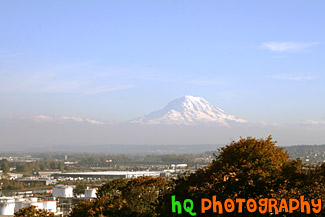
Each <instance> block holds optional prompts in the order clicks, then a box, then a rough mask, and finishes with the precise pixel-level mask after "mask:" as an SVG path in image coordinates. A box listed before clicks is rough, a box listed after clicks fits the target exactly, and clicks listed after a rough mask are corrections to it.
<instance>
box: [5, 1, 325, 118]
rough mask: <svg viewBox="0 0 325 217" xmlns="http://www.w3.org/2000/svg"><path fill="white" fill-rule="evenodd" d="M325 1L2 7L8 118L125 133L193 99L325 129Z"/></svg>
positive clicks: (12, 3) (75, 3)
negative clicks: (75, 119)
mask: <svg viewBox="0 0 325 217" xmlns="http://www.w3.org/2000/svg"><path fill="white" fill-rule="evenodd" d="M324 6H325V3H324V1H299V0H294V1H279V0H278V1H277V0H274V1H191V0H186V1H184V0H183V1H98V0H97V1H96V0H95V1H81V0H78V1H72V0H71V1H65V0H64V1H59V0H57V1H12V0H3V1H1V2H0V28H1V34H0V105H1V110H0V118H8V117H17V116H19V117H29V116H34V115H40V114H43V115H49V116H62V115H67V116H80V117H87V118H92V119H100V120H107V121H108V120H112V121H125V120H129V119H132V118H135V117H138V116H141V115H143V114H146V113H148V112H151V111H153V110H156V109H159V108H161V107H162V106H164V105H165V104H166V103H168V102H169V101H170V100H172V99H175V98H178V97H181V96H183V95H186V94H189V95H194V96H201V97H204V98H206V99H207V100H208V101H209V102H211V103H212V104H214V105H216V106H218V107H220V108H222V109H223V110H225V111H226V112H229V113H231V114H234V115H236V116H239V117H242V118H245V119H247V120H250V121H256V122H257V121H266V122H277V123H300V122H302V121H306V120H312V121H314V122H315V123H316V122H320V123H324V121H325V112H324V111H325V110H324V108H325V101H324V95H325V86H324V81H325V76H324V69H325V62H324V54H325V45H324V43H325V41H324V40H325V30H324V21H325V14H324Z"/></svg>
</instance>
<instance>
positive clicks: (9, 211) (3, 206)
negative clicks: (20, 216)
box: [0, 197, 15, 215]
mask: <svg viewBox="0 0 325 217" xmlns="http://www.w3.org/2000/svg"><path fill="white" fill-rule="evenodd" d="M14 210H15V199H14V198H12V197H0V215H13V214H14Z"/></svg>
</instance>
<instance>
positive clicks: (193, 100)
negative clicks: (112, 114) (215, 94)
mask: <svg viewBox="0 0 325 217" xmlns="http://www.w3.org/2000/svg"><path fill="white" fill-rule="evenodd" d="M246 122H247V121H246V120H243V119H240V118H236V117H235V116H233V115H229V114H226V113H225V112H224V111H223V110H221V109H220V108H218V107H215V106H213V105H211V104H210V103H209V102H208V101H206V100H205V99H204V98H202V97H194V96H188V95H186V96H184V97H182V98H179V99H175V100H173V101H171V102H170V103H168V104H167V105H166V106H165V107H164V108H162V109H160V110H158V111H154V112H152V113H150V114H148V115H145V116H142V117H140V118H138V119H136V120H133V121H130V123H139V124H153V125H156V124H165V125H196V124H204V123H209V124H217V125H221V126H227V127H229V126H230V123H246Z"/></svg>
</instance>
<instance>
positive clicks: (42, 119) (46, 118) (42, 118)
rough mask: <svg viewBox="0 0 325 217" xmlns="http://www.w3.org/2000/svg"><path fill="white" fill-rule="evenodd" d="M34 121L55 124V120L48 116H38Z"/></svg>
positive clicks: (33, 118)
mask: <svg viewBox="0 0 325 217" xmlns="http://www.w3.org/2000/svg"><path fill="white" fill-rule="evenodd" d="M32 120H33V121H35V122H53V121H55V119H54V118H53V117H50V116H47V115H36V116H34V117H32Z"/></svg>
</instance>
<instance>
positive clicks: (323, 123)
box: [302, 120, 325, 125]
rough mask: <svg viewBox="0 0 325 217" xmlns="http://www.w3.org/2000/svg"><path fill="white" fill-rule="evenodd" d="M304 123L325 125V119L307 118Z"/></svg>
mask: <svg viewBox="0 0 325 217" xmlns="http://www.w3.org/2000/svg"><path fill="white" fill-rule="evenodd" d="M302 124H306V125H325V121H315V120H306V121H303V122H302Z"/></svg>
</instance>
